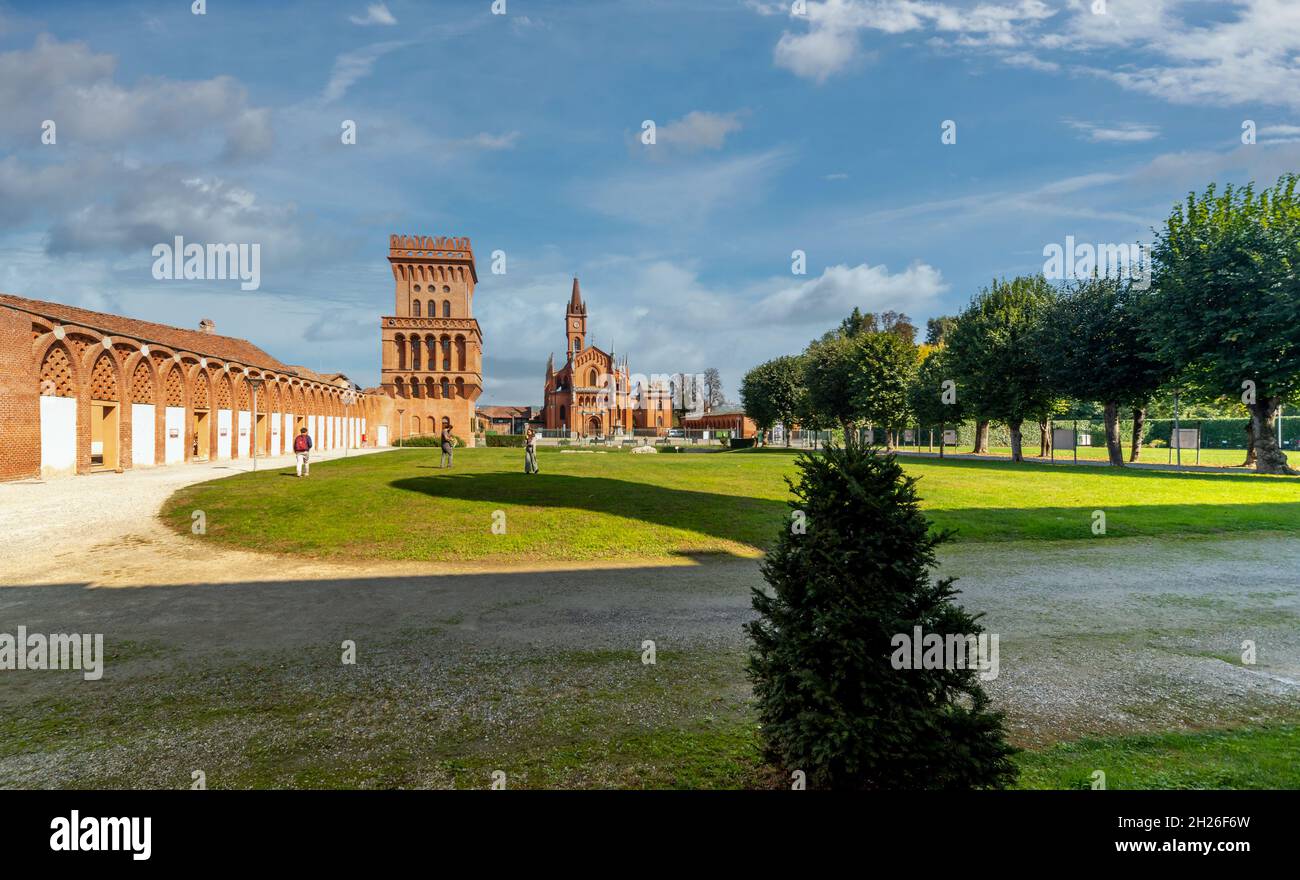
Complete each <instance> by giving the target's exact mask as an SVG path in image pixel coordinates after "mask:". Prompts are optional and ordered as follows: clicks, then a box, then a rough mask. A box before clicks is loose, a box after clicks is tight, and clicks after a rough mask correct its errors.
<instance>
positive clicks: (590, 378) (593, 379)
mask: <svg viewBox="0 0 1300 880" xmlns="http://www.w3.org/2000/svg"><path fill="white" fill-rule="evenodd" d="M599 381H600V375H599V374H598V373H597V372H596V368H595V367H592V368H591V372H589V373H588V374H587V387H588V388H595V387H596V383H597V382H599Z"/></svg>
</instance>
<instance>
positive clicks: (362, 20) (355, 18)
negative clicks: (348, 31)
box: [348, 3, 397, 25]
mask: <svg viewBox="0 0 1300 880" xmlns="http://www.w3.org/2000/svg"><path fill="white" fill-rule="evenodd" d="M348 21H350V22H352V23H353V24H359V25H372V24H382V25H395V24H397V19H396V18H394V17H393V13H391V12H389V11H388V5H387V4H385V3H371V4H370V5H369V6H367V7H366V14H365V15H364V16H361V15H350V16H348Z"/></svg>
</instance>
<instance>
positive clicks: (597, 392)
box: [541, 278, 673, 437]
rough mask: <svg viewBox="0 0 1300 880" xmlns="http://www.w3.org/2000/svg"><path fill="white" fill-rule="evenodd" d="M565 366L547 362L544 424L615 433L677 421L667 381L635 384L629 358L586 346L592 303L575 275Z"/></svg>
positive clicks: (661, 428)
mask: <svg viewBox="0 0 1300 880" xmlns="http://www.w3.org/2000/svg"><path fill="white" fill-rule="evenodd" d="M564 331H565V339H566V342H565V346H564V365H563V366H561V367H560V368H559V369H558V370H557V369H556V368H555V355H554V354H552V355H551V357H550V359H549V360H548V361H547V363H546V382H545V384H544V385H543V389H542V419H541V422H542V425H543V427H545V428H546V429H547V430H551V431H567V432H568V433H570V434H576V435H577V436H579V437H611V436H618V435H620V434H631V433H633V431H634V430H641V431H652V432H655V433H660V434H662V433H664V432H665V431H667V430H668V429H669V428H670V427H672V424H673V410H672V396H671V394H670V393H669V390H668V388H667V386H666V385H663V386H653V387H648V388H647V387H645V386H643V385H642V384H641V383H637V385H636V386H635V387H634V386H633V385H632V378H631V375H630V373H629V372H628V365H627V358H624V359H623V360H622V361H619V360H618V358H617V357H616V355H615V354H614V352H613V351H612V350H611V351H608V352H606V351H602V350H601V349H599V348H597V347H595V346H594V345H587V343H586V336H587V304H586V303H584V302H583V301H582V294H581V292H580V291H579V289H578V279H577V278H574V279H573V292H572V294H571V295H570V297H569V308H568V310H567V311H566V312H565V315H564Z"/></svg>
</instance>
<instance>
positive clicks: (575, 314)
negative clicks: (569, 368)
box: [564, 278, 587, 361]
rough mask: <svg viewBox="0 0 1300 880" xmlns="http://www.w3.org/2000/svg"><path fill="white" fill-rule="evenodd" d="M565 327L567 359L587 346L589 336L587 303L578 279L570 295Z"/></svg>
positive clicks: (574, 282)
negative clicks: (586, 340) (584, 300)
mask: <svg viewBox="0 0 1300 880" xmlns="http://www.w3.org/2000/svg"><path fill="white" fill-rule="evenodd" d="M564 329H565V333H566V336H567V338H568V340H569V350H568V352H567V355H568V356H567V357H566V358H565V360H570V361H571V360H573V356H574V355H575V354H577V353H578V352H580V351H582V350H583V349H584V348H586V347H587V344H586V342H585V341H584V340H585V339H586V336H587V304H586V303H584V302H583V301H582V294H581V293H580V292H579V291H578V279H577V278H574V279H573V295H572V296H570V297H569V309H568V311H567V312H566V313H565V315H564Z"/></svg>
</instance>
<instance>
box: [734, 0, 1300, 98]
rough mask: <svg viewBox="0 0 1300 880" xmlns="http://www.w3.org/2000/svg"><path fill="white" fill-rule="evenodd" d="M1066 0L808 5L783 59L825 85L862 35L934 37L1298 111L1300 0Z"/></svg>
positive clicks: (1133, 81)
mask: <svg viewBox="0 0 1300 880" xmlns="http://www.w3.org/2000/svg"><path fill="white" fill-rule="evenodd" d="M1064 2H1065V5H1064V7H1056V8H1054V7H1050V6H1048V5H1047V4H1046V3H1044V2H1041V0H1018V2H1011V0H1002V2H980V3H977V4H975V5H973V6H959V5H958V4H956V3H948V2H929V0H825V2H820V3H818V2H810V3H809V6H808V14H807V16H790V21H791V23H792V24H791V28H792V29H791V30H786V31H785V32H784V33H782V35H781V36H780V38H779V39H778V41H777V43H776V47H775V49H774V58H775V62H776V64H777V65H778V66H779V67H784V68H787V69H789V70H791V71H792V72H794V73H795V74H796V75H798V76H802V77H806V78H808V79H813V80H816V81H818V82H823V81H825V80H826V79H827V78H828V77H831V76H833V75H836V74H839V73H843V72H844V71H846V70H848V69H850V68H852V67H853V66H854V65H855V64H856V63H858V62H859V61H861V60H862V59H863V58H865V57H866V55H865V53H864V51H863V49H862V47H861V44H860V35H861V34H862V33H864V32H868V31H872V32H877V33H881V34H886V35H899V34H909V33H914V32H915V33H929V34H930V35H931V38H930V40H929V41H927V42H928V43H929V44H930V45H933V46H940V47H944V48H948V49H952V50H957V51H968V52H974V53H980V52H986V53H989V54H991V55H992V57H994V58H997V59H999V60H1001V61H1002V62H1004V63H1007V64H1012V65H1016V66H1021V67H1026V68H1031V69H1035V70H1039V71H1043V72H1054V71H1057V70H1059V71H1062V72H1070V73H1084V74H1089V75H1092V76H1096V77H1099V78H1102V79H1106V80H1109V81H1111V82H1113V83H1115V84H1116V85H1119V86H1120V87H1122V88H1124V89H1127V90H1130V91H1136V92H1141V93H1144V94H1148V95H1152V96H1154V97H1157V98H1160V99H1162V100H1164V101H1168V102H1170V103H1174V104H1190V105H1196V104H1202V103H1208V104H1214V105H1229V106H1230V105H1237V104H1246V105H1249V104H1256V103H1260V102H1263V103H1267V104H1273V105H1282V106H1288V107H1293V108H1296V107H1300V3H1297V2H1295V0H1226V2H1224V3H1222V4H1207V3H1205V2H1203V0H1108V2H1107V3H1106V7H1105V9H1106V11H1105V13H1104V14H1096V13H1094V11H1093V6H1094V4H1093V3H1092V0H1064ZM751 8H753V7H751ZM759 9H761V14H765V13H767V12H770V11H771V10H770V9H768V8H767V7H765V6H764V7H759ZM1039 50H1046V51H1050V52H1052V53H1053V60H1051V61H1047V60H1044V59H1042V58H1041V57H1039V55H1038V54H1036V51H1039ZM1115 53H1122V55H1121V56H1120V57H1119V58H1118V59H1116V58H1115V57H1113V56H1114V55H1115Z"/></svg>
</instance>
